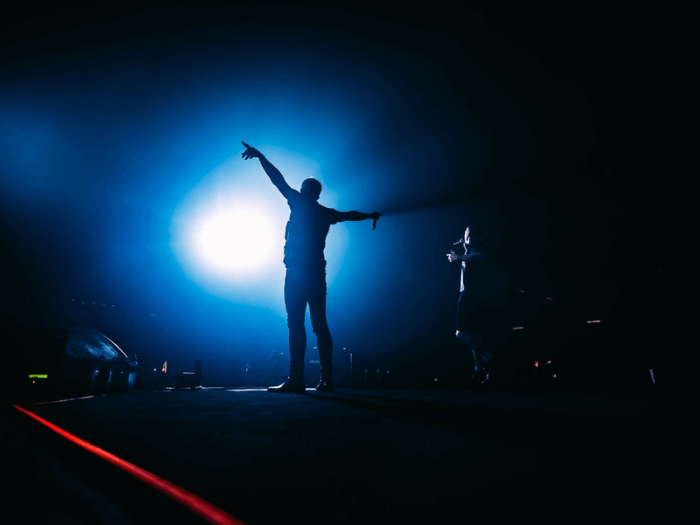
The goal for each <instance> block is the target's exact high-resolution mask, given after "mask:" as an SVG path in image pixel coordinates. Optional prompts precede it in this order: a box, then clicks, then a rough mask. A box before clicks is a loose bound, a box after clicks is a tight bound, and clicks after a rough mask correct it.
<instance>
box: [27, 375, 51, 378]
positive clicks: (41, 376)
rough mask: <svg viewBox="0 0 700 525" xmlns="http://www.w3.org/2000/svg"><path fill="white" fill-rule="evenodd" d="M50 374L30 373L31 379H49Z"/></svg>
mask: <svg viewBox="0 0 700 525" xmlns="http://www.w3.org/2000/svg"><path fill="white" fill-rule="evenodd" d="M48 378H49V375H48V374H29V379H48Z"/></svg>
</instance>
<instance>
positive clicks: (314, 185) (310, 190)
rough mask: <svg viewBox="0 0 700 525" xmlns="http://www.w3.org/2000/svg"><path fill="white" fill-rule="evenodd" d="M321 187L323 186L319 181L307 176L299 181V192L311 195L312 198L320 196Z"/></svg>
mask: <svg viewBox="0 0 700 525" xmlns="http://www.w3.org/2000/svg"><path fill="white" fill-rule="evenodd" d="M322 189H323V186H321V183H320V182H318V181H317V180H316V179H314V178H312V177H309V178H308V179H306V180H305V181H304V182H302V183H301V194H302V195H304V196H307V197H311V198H313V199H314V200H318V198H319V197H320V196H321V190H322Z"/></svg>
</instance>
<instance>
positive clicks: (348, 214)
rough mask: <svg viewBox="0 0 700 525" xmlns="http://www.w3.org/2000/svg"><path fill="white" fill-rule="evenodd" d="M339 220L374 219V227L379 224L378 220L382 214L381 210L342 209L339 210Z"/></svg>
mask: <svg viewBox="0 0 700 525" xmlns="http://www.w3.org/2000/svg"><path fill="white" fill-rule="evenodd" d="M338 215H339V217H340V218H339V220H338V222H346V221H366V220H367V219H372V229H374V228H375V227H376V226H377V221H378V220H379V217H381V216H382V214H381V213H379V212H376V211H375V212H372V213H363V212H361V211H340V212H338Z"/></svg>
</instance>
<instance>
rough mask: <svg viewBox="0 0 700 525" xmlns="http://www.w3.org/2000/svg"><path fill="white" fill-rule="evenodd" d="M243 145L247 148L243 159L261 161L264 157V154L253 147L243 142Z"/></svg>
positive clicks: (242, 155)
mask: <svg viewBox="0 0 700 525" xmlns="http://www.w3.org/2000/svg"><path fill="white" fill-rule="evenodd" d="M241 144H243V145H244V146H245V151H244V152H243V153H241V157H243V158H244V159H245V160H248V159H256V158H257V159H259V158H260V157H262V153H260V152H259V151H258V150H256V149H255V148H253V147H252V146H249V145H248V144H246V143H245V142H243V141H241Z"/></svg>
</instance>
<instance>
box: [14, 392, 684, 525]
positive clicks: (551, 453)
mask: <svg viewBox="0 0 700 525" xmlns="http://www.w3.org/2000/svg"><path fill="white" fill-rule="evenodd" d="M53 401H57V400H53ZM21 406H23V407H24V408H26V409H28V410H30V411H31V412H33V413H35V414H37V415H38V416H40V417H42V418H44V419H46V420H48V421H50V422H51V423H54V424H55V425H57V426H59V427H61V428H62V429H64V430H66V431H68V432H70V433H72V434H74V435H76V436H78V437H79V438H82V439H84V440H86V441H88V442H89V443H91V444H93V445H95V446H97V447H100V448H102V449H104V450H106V451H108V452H110V453H112V454H115V455H116V456H118V457H120V458H122V459H124V460H126V461H129V462H131V463H133V464H135V465H137V466H139V467H141V468H143V469H146V470H147V471H150V472H152V473H154V474H156V475H158V476H160V477H162V478H164V479H166V480H169V481H171V482H173V483H175V484H177V485H179V486H181V487H183V488H185V489H187V490H188V491H190V492H192V493H194V494H197V495H198V496H200V497H202V498H204V499H206V500H208V501H209V502H211V503H213V504H214V505H216V506H218V507H220V508H221V509H223V510H225V511H226V512H228V513H230V514H232V515H233V516H235V517H237V518H239V519H241V520H243V521H244V522H246V523H249V524H250V525H254V524H262V523H274V522H280V520H287V521H289V520H291V522H303V523H309V522H314V523H418V522H421V523H424V522H430V523H453V522H454V519H453V517H454V516H455V513H456V515H457V516H458V517H459V518H458V522H466V521H469V520H470V519H471V518H474V517H476V516H477V515H478V516H481V515H483V514H484V513H485V514H487V515H489V516H491V517H494V518H496V517H506V516H507V517H520V518H521V519H524V518H526V517H527V516H534V517H538V516H539V517H544V516H547V515H551V517H552V518H553V519H556V518H557V516H558V518H559V519H560V520H566V519H569V518H573V517H575V516H576V517H577V516H580V515H586V514H588V515H590V516H596V515H597V516H600V515H601V514H600V513H602V512H605V514H606V516H609V517H611V518H612V517H613V516H616V515H619V516H620V517H623V516H624V517H626V518H627V519H629V518H630V517H632V516H634V515H639V516H648V515H649V513H650V512H662V513H663V514H662V515H663V516H665V518H666V519H668V518H669V517H670V515H669V512H670V511H669V506H670V508H671V510H672V509H673V508H674V506H673V504H672V500H669V499H668V498H673V497H674V493H671V494H670V495H667V490H668V488H669V485H670V484H673V483H674V474H673V472H674V469H673V467H672V466H671V465H672V464H673V463H674V462H675V461H677V458H676V457H675V455H676V453H677V450H674V446H673V444H674V442H675V441H674V440H675V438H674V436H673V435H672V434H671V433H670V429H671V428H672V427H673V425H674V422H673V421H672V419H671V417H670V415H669V414H668V411H667V410H666V409H665V406H664V404H663V403H661V402H660V401H658V400H656V399H653V398H651V397H649V398H639V397H626V396H612V395H606V394H594V393H574V392H531V391H468V390H461V391H439V390H434V391H418V390H379V389H377V390H370V389H352V388H346V389H339V390H338V391H337V392H336V393H333V394H318V393H316V392H315V391H314V390H308V391H307V394H306V395H294V394H287V395H283V394H270V393H268V392H266V391H265V390H264V389H262V388H261V389H224V388H203V389H200V390H192V391H189V390H187V391H177V390H171V391H135V392H130V393H128V394H124V395H113V396H100V397H91V398H83V399H73V400H68V401H64V402H44V403H39V404H36V403H23V404H21ZM1 418H2V429H3V447H2V456H3V470H4V472H5V473H7V475H6V476H4V477H5V479H6V480H7V479H10V480H14V482H13V484H12V489H11V490H10V491H9V492H6V493H5V494H4V496H3V499H7V501H6V502H5V503H4V505H5V509H6V512H11V509H13V508H18V509H20V510H21V511H22V512H24V513H25V515H26V516H28V517H36V518H38V519H37V521H36V522H37V523H38V522H49V523H80V522H82V523H130V522H133V523H152V522H154V521H156V522H165V521H170V520H171V519H177V520H178V522H180V523H182V522H183V520H184V519H187V520H190V519H191V521H193V522H196V521H197V520H196V519H195V518H194V516H191V515H190V514H189V512H188V511H186V510H184V509H182V508H181V507H180V506H178V505H177V504H175V503H173V502H172V501H171V500H169V499H167V498H165V497H164V496H162V495H160V494H158V493H157V492H156V491H155V490H153V489H151V488H150V487H147V486H146V485H144V484H143V483H142V482H140V481H138V480H135V479H133V478H131V476H129V475H128V474H126V473H124V472H122V471H120V470H119V469H117V468H116V467H113V466H112V465H111V464H109V463H107V462H105V461H104V460H102V459H99V458H96V457H93V456H92V454H90V453H88V452H85V451H84V450H83V449H80V447H78V446H77V445H75V444H73V443H71V442H69V441H68V440H66V439H65V438H63V437H61V436H59V435H58V434H56V433H54V432H53V431H50V430H48V429H45V428H44V427H43V426H42V425H40V424H39V423H37V422H35V421H34V420H33V419H31V418H30V417H28V416H27V415H25V414H23V413H21V412H19V411H18V410H16V409H14V408H13V407H11V406H10V405H7V406H5V407H3V411H2V415H1ZM562 512H564V513H565V514H562ZM39 518H45V519H39ZM48 518H51V519H48ZM29 521H30V522H32V520H29Z"/></svg>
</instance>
